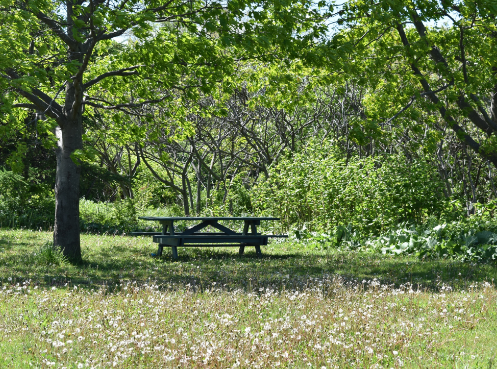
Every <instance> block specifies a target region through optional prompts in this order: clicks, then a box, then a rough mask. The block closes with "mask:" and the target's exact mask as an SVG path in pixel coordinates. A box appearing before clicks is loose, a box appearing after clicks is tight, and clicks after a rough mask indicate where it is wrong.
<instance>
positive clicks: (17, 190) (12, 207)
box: [0, 170, 55, 229]
mask: <svg viewBox="0 0 497 369" xmlns="http://www.w3.org/2000/svg"><path fill="white" fill-rule="evenodd" d="M31 180H32V179H31V178H30V179H28V180H26V179H24V178H23V177H22V176H20V175H18V174H15V173H13V172H10V171H5V170H3V171H0V187H1V188H2V191H1V192H0V226H3V227H29V228H35V229H37V228H40V227H41V228H43V229H47V228H48V226H49V225H51V224H53V220H54V213H55V204H54V199H53V198H52V197H49V195H50V191H48V190H46V189H43V187H39V186H36V184H35V185H33V184H32V183H29V182H30V181H31Z"/></svg>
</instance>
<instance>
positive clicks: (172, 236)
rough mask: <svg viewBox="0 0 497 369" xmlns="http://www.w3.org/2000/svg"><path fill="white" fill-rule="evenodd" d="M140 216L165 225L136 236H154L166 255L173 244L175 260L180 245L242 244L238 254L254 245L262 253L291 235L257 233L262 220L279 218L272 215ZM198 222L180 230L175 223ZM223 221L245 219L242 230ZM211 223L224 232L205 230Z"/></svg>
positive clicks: (159, 252)
mask: <svg viewBox="0 0 497 369" xmlns="http://www.w3.org/2000/svg"><path fill="white" fill-rule="evenodd" d="M139 219H143V220H149V221H156V222H159V223H160V224H161V225H162V232H133V233H132V234H133V235H142V236H147V235H148V236H152V237H153V242H156V243H158V244H159V248H158V250H157V256H161V255H162V250H163V248H164V247H171V249H172V254H173V259H177V258H178V247H212V246H218V247H231V246H236V247H239V250H238V253H239V254H240V255H243V253H244V251H245V247H246V246H254V247H255V251H256V254H257V255H258V256H261V255H262V252H261V246H263V245H267V243H268V239H269V238H274V237H277V238H281V237H288V236H287V235H270V234H261V233H257V226H258V225H260V224H261V220H279V218H272V217H140V218H139ZM181 220H186V221H195V222H197V224H196V225H194V226H192V227H190V228H187V229H185V230H184V231H183V232H179V233H178V232H176V231H175V228H174V222H176V221H181ZM219 221H243V222H244V225H243V231H242V233H239V232H236V231H234V230H232V229H229V228H228V227H226V226H224V225H222V224H219ZM208 226H211V227H213V228H215V229H217V230H218V231H220V232H201V231H202V230H203V229H204V228H206V227H208Z"/></svg>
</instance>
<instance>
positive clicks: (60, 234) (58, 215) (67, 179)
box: [54, 122, 83, 260]
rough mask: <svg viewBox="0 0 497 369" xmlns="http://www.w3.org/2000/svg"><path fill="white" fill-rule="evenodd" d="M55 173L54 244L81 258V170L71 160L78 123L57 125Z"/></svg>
mask: <svg viewBox="0 0 497 369" xmlns="http://www.w3.org/2000/svg"><path fill="white" fill-rule="evenodd" d="M57 136H58V139H59V141H58V147H57V149H56V157H57V172H56V177H55V227H54V245H55V246H59V247H60V248H61V249H62V251H63V253H64V255H65V256H67V257H68V258H70V259H76V260H77V259H80V258H81V247H80V238H79V177H80V169H79V167H78V166H77V165H76V164H75V163H74V162H73V160H72V159H71V154H72V153H73V152H74V150H76V149H81V148H82V146H83V145H82V138H81V124H80V123H79V122H70V124H67V125H66V127H65V129H64V130H61V129H60V128H59V127H57Z"/></svg>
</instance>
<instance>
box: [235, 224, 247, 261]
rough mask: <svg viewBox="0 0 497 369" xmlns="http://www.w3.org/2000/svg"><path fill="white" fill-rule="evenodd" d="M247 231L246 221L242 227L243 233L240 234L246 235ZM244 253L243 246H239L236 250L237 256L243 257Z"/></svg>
mask: <svg viewBox="0 0 497 369" xmlns="http://www.w3.org/2000/svg"><path fill="white" fill-rule="evenodd" d="M248 229H249V222H248V221H247V220H246V221H245V224H244V225H243V232H242V234H243V235H246V234H247V232H248ZM244 252H245V245H240V248H239V249H238V254H239V255H243V253H244Z"/></svg>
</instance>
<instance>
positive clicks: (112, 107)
mask: <svg viewBox="0 0 497 369" xmlns="http://www.w3.org/2000/svg"><path fill="white" fill-rule="evenodd" d="M168 97H169V95H166V96H164V97H161V98H160V99H154V100H146V101H142V102H141V103H127V104H117V105H111V102H109V101H106V100H104V99H98V98H95V97H88V98H87V100H86V101H85V102H84V104H86V105H90V106H93V107H95V108H99V109H105V110H116V109H121V108H141V107H143V106H145V105H148V104H156V103H160V102H162V101H164V100H165V99H166V98H168ZM88 100H94V101H100V102H103V103H105V104H108V105H102V104H97V103H94V102H91V101H88Z"/></svg>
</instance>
